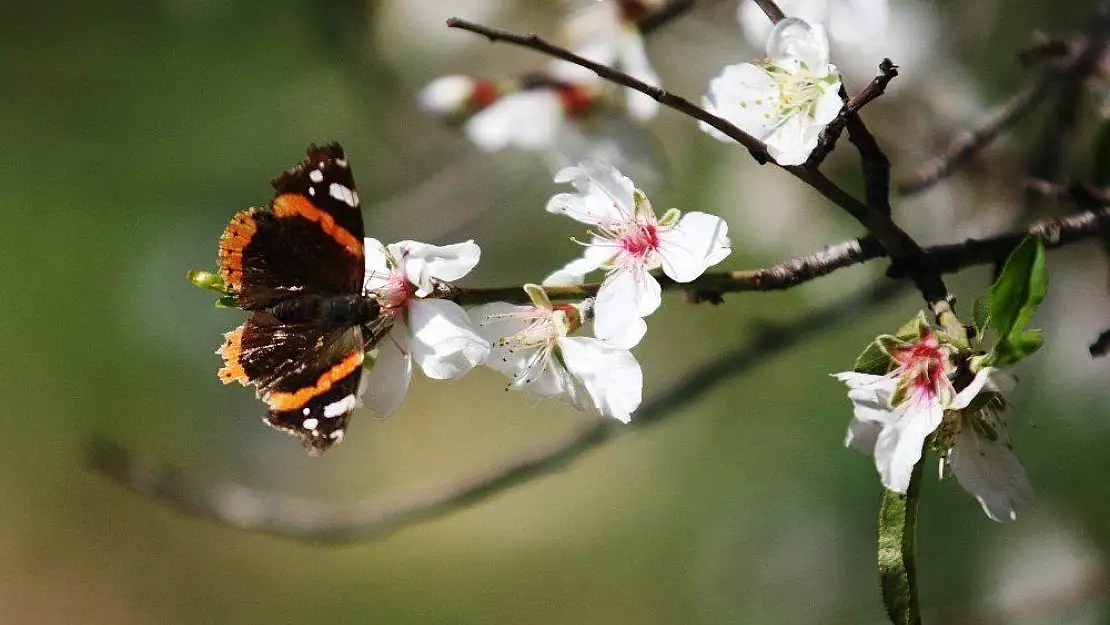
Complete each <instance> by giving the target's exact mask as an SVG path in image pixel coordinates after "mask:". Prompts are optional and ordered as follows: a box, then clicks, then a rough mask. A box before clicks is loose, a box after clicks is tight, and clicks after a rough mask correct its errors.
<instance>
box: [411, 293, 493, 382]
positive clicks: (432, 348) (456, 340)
mask: <svg viewBox="0 0 1110 625" xmlns="http://www.w3.org/2000/svg"><path fill="white" fill-rule="evenodd" d="M409 323H410V324H411V327H412V343H411V349H412V357H413V358H414V359H415V360H416V363H417V364H419V365H420V368H421V369H423V370H424V375H426V376H428V377H429V378H432V379H435V380H449V379H454V378H458V377H461V376H463V375H464V374H465V373H467V372H468V371H470V370H471V369H473V368H474V367H476V366H478V365H480V364H482V363H483V362H485V360H486V358H487V357H488V356H489V353H490V344H489V342H487V341H486V340H484V339H483V338H482V337H481V336H479V335H478V334H477V333H476V332H475V331H474V329H473V328H471V327H470V318H469V317H467V315H466V311H464V310H463V309H462V307H461V306H459V305H458V304H456V303H455V302H451V301H448V300H442V299H422V300H415V301H413V302H412V304H411V305H410V306H409Z"/></svg>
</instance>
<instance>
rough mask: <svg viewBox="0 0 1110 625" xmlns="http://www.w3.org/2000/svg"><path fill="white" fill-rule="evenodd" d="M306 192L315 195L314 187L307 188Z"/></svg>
mask: <svg viewBox="0 0 1110 625" xmlns="http://www.w3.org/2000/svg"><path fill="white" fill-rule="evenodd" d="M308 194H309V195H311V196H313V197H315V196H316V187H309V188H308Z"/></svg>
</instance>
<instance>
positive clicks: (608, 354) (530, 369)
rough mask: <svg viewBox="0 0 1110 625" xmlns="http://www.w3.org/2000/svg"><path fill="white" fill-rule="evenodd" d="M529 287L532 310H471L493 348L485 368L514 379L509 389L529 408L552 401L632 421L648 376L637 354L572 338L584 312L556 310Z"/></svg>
mask: <svg viewBox="0 0 1110 625" xmlns="http://www.w3.org/2000/svg"><path fill="white" fill-rule="evenodd" d="M524 288H525V291H527V292H528V294H529V295H530V296H531V298H532V302H533V304H532V305H531V306H516V305H513V304H507V303H503V302H495V303H492V304H485V305H482V306H477V307H475V308H472V309H471V310H470V311H469V312H470V318H471V320H472V321H473V323H474V327H475V328H476V329H477V331H478V334H480V335H481V336H482V337H483V338H484V339H486V340H487V341H489V342H491V343H492V344H493V350H492V353H491V355H490V357H489V359H488V360H487V361H486V365H487V366H489V367H491V368H493V369H496V370H498V371H500V372H501V373H504V374H505V375H506V376H508V377H510V378H511V379H512V382H510V383H509V388H512V389H516V390H520V391H523V392H524V393H525V394H526V398H527V400H528V402H529V403H533V404H534V403H535V402H537V401H539V399H540V398H543V397H551V398H555V399H559V400H561V401H564V402H566V403H568V404H570V405H572V406H574V407H575V408H577V409H578V410H586V409H591V410H593V411H595V412H597V413H598V414H600V415H602V416H607V417H613V418H614V419H617V420H619V421H622V422H624V423H627V422H628V421H629V420H631V418H632V412H633V411H634V410H636V408H637V407H638V406H639V405H640V400H641V397H642V391H643V372H642V371H641V370H640V364H639V363H638V362H636V358H635V356H633V355H632V352H630V351H628V350H627V349H621V348H619V347H615V346H613V345H611V344H609V343H606V342H605V341H601V340H599V339H596V338H590V337H580V336H570V334H572V333H574V332H575V331H576V330H578V329H579V328H580V327H581V326H582V317H583V313H582V308H580V307H579V306H576V305H573V304H564V305H560V306H555V305H553V304H552V303H551V301H550V300H548V298H547V295H546V294H545V293H544V292H543V289H542V288H540V287H538V286H536V285H534V284H529V285H525V287H524Z"/></svg>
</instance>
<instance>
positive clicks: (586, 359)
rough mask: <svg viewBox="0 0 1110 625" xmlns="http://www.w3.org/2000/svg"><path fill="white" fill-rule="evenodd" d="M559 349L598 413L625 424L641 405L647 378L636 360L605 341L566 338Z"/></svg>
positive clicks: (626, 351)
mask: <svg viewBox="0 0 1110 625" xmlns="http://www.w3.org/2000/svg"><path fill="white" fill-rule="evenodd" d="M558 345H559V349H560V350H561V351H562V355H563V359H564V361H565V362H566V365H567V369H568V370H569V371H570V373H571V374H572V375H574V376H575V377H576V378H578V379H579V380H580V381H581V383H582V385H583V386H584V387H585V389H586V392H587V393H588V394H589V397H590V401H591V402H592V403H593V407H594V409H595V410H597V412H598V413H599V414H601V415H603V416H607V417H613V418H614V419H617V420H619V421H622V422H624V423H628V421H629V420H631V418H632V412H633V411H634V410H636V408H638V407H639V406H640V401H641V399H642V393H643V386H644V376H643V372H642V371H641V370H640V363H638V362H636V357H635V356H633V355H632V352H630V351H628V350H626V349H618V348H616V347H613V346H612V345H608V344H606V343H605V342H604V341H599V340H597V339H591V338H585V337H563V338H560V339H559V340H558Z"/></svg>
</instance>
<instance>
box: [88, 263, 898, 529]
mask: <svg viewBox="0 0 1110 625" xmlns="http://www.w3.org/2000/svg"><path fill="white" fill-rule="evenodd" d="M901 293H902V289H901V288H900V286H899V285H898V284H897V283H892V282H888V283H886V284H884V285H882V286H880V287H877V288H873V289H868V290H866V291H864V292H863V293H855V294H852V295H851V296H849V297H845V298H844V299H843V300H841V301H839V302H836V303H835V304H832V305H829V306H826V307H824V308H821V309H818V310H817V311H815V312H812V313H809V314H807V315H804V316H803V317H802V318H800V319H798V320H797V321H793V322H790V323H788V324H785V325H781V326H776V325H767V326H764V327H762V328H760V331H758V332H753V333H752V334H751V338H750V339H748V340H747V341H746V343H745V344H744V345H742V346H739V347H737V348H735V349H733V350H730V351H729V352H728V353H725V354H722V355H721V356H718V357H717V358H716V359H714V360H712V361H709V362H707V363H705V364H703V365H701V366H699V367H698V368H697V369H695V370H694V371H692V372H690V373H689V374H687V375H686V376H685V377H684V378H682V379H681V380H679V381H678V382H677V383H676V384H674V385H673V386H672V387H671V388H670V389H669V390H667V391H665V392H664V393H662V394H661V395H659V396H658V397H657V398H656V399H655V400H653V401H650V402H648V403H646V404H644V405H643V406H642V407H641V408H640V409H639V410H638V411H637V413H636V417H635V420H634V421H633V422H632V424H631V425H628V426H622V425H620V424H618V423H616V422H615V421H610V420H604V421H603V420H598V421H596V422H595V423H593V424H591V425H589V426H587V427H585V428H583V429H581V430H579V431H578V432H576V433H574V434H573V435H571V436H570V437H568V438H565V439H563V440H560V441H556V442H554V443H552V444H548V445H545V446H542V447H539V448H536V449H533V450H530V451H528V452H526V453H524V454H521V455H519V456H516V457H512V458H509V459H507V460H505V461H503V462H500V463H498V464H495V465H493V466H491V467H488V468H485V469H483V470H482V471H480V472H478V473H475V474H473V475H471V476H469V477H467V478H464V479H462V480H458V481H454V482H450V483H447V484H443V485H438V486H434V487H429V488H422V489H415V490H408V491H405V492H403V493H399V494H397V495H393V496H383V497H377V498H374V499H371V500H369V501H366V502H363V503H359V504H355V505H352V506H341V507H329V506H327V505H326V504H323V503H321V502H318V501H310V500H306V499H299V498H291V497H283V496H279V495H275V494H273V493H269V492H264V491H259V490H255V489H252V488H249V487H247V486H244V485H242V484H218V485H213V484H205V483H203V482H199V481H196V480H193V479H190V478H188V477H187V476H185V475H183V474H181V473H180V472H179V471H177V470H175V469H174V468H172V467H170V466H168V465H167V464H165V463H164V462H157V461H153V462H152V461H149V460H145V459H143V458H140V457H138V456H135V455H134V454H132V453H131V452H130V451H128V450H126V449H124V448H123V447H120V446H119V445H116V444H114V443H110V442H106V441H103V440H98V441H94V442H93V443H91V444H90V446H89V453H88V462H89V465H90V466H91V467H92V468H93V469H94V470H96V471H98V472H100V473H102V474H104V475H107V476H108V477H110V478H112V479H113V480H115V481H117V482H119V483H120V484H122V485H124V486H126V487H128V488H130V489H132V490H134V491H136V492H138V493H141V494H143V495H146V496H148V497H151V498H153V499H156V500H159V501H161V502H163V503H165V504H168V505H170V506H172V507H174V508H176V509H177V510H178V511H180V512H185V513H187V514H190V515H193V516H199V517H202V518H207V519H211V520H213V521H216V522H217V523H220V524H222V525H226V526H230V527H234V528H238V529H242V530H248V531H254V532H262V533H268V534H276V535H279V536H285V537H289V538H298V539H302V540H311V541H317V542H326V543H345V542H352V541H357V540H367V539H373V538H379V537H382V536H384V535H386V534H389V533H390V532H394V531H396V530H398V529H401V528H403V527H406V526H409V525H413V524H416V523H420V522H423V521H427V520H431V519H435V518H439V517H442V516H445V515H447V514H450V513H451V512H454V511H455V510H458V509H461V508H465V507H468V506H470V505H473V504H475V503H477V502H479V501H482V500H484V499H487V498H489V497H493V496H495V495H497V494H499V493H501V492H504V491H506V490H509V489H510V488H512V487H514V486H517V485H520V484H522V483H525V482H528V481H530V480H533V479H536V478H539V477H542V476H544V475H548V474H551V473H554V472H557V471H559V470H561V469H563V468H565V467H566V466H568V465H569V464H570V463H572V462H573V461H574V460H576V459H578V458H579V457H581V456H582V455H584V454H585V453H586V452H588V451H590V450H592V449H596V448H598V447H601V446H602V445H604V444H605V443H607V442H609V441H611V440H613V439H615V438H616V437H617V435H618V434H621V433H623V432H625V431H628V430H633V431H634V430H639V429H642V428H646V427H650V426H652V425H654V424H656V423H660V422H662V421H665V420H667V419H669V418H670V417H672V416H673V415H674V414H676V412H677V410H678V409H679V408H681V407H682V406H683V405H685V404H686V403H688V402H690V401H691V400H693V399H696V398H698V397H700V396H701V395H703V394H704V393H706V392H707V391H709V390H711V389H713V388H715V387H716V386H717V385H718V384H719V383H720V382H722V381H724V380H727V379H729V378H732V377H735V376H738V375H742V374H744V373H746V372H747V371H749V370H751V369H753V368H755V367H758V366H760V365H762V364H763V363H765V362H766V360H767V356H768V355H769V354H773V353H779V352H782V351H785V350H787V349H790V348H792V347H795V346H798V345H804V344H805V343H806V342H807V341H810V340H813V338H814V337H815V336H817V335H820V334H823V333H824V332H827V331H829V330H832V329H833V328H836V327H837V326H839V325H840V324H841V323H844V322H847V321H850V320H852V319H855V318H856V317H857V316H858V315H859V313H860V311H861V310H866V309H869V308H871V307H874V306H878V305H880V304H882V303H884V302H887V301H890V300H892V299H894V298H895V297H896V296H897V295H899V294H901Z"/></svg>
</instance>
